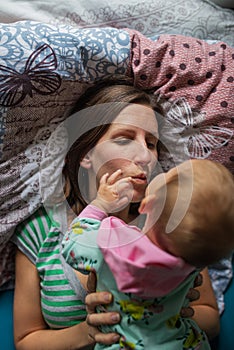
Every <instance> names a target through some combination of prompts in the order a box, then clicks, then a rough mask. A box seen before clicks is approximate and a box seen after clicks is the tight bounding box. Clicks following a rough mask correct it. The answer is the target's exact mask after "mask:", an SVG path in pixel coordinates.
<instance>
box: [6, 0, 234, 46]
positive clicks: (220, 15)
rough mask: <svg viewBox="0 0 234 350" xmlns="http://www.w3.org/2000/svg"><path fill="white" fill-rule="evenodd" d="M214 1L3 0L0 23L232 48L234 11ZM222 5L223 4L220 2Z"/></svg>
mask: <svg viewBox="0 0 234 350" xmlns="http://www.w3.org/2000/svg"><path fill="white" fill-rule="evenodd" d="M215 2H216V3H217V2H218V1H213V2H212V1H210V0H193V1H184V0H177V1H174V0H164V1H161V0H154V1H152V0H144V1H143V0H128V1H127V2H123V1H122V0H114V1H112V2H110V1H106V0H99V1H87V0H79V1H77V0H60V1H59V2H58V1H57V0H50V1H48V2H45V1H22V0H21V1H19V0H17V1H16V0H5V1H1V4H0V22H14V21H19V20H25V19H30V20H35V21H40V22H47V23H50V24H59V25H60V24H62V23H63V24H69V25H72V26H78V27H107V26H113V27H116V28H125V27H127V28H131V29H134V30H138V31H140V32H141V33H143V34H144V35H145V36H147V37H150V38H154V37H155V36H158V35H159V34H163V33H164V34H183V35H188V36H193V37H197V38H199V39H204V40H223V41H225V42H226V43H228V44H229V45H231V46H234V36H233V32H234V12H233V11H232V10H230V9H225V8H221V7H220V6H217V5H216V4H215ZM227 2H228V0H226V3H227ZM229 2H231V0H229ZM221 3H223V1H219V4H220V5H221Z"/></svg>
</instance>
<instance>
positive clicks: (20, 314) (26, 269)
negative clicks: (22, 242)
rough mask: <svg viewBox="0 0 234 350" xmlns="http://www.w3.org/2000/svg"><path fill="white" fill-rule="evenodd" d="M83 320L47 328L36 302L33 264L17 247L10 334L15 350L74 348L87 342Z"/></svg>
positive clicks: (89, 342) (37, 283) (37, 288)
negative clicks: (62, 327)
mask: <svg viewBox="0 0 234 350" xmlns="http://www.w3.org/2000/svg"><path fill="white" fill-rule="evenodd" d="M88 333H89V327H88V325H87V323H86V322H82V323H80V324H78V325H75V326H72V327H69V328H64V329H61V330H51V329H48V328H47V325H46V323H45V321H44V319H43V316H42V313H41V304H40V281H39V276H38V273H37V270H36V268H35V266H34V265H33V264H32V263H31V262H30V261H29V259H28V258H27V257H26V256H25V255H24V254H22V253H21V252H20V251H17V254H16V284H15V297H14V338H15V345H16V349H17V350H32V349H33V350H78V349H83V347H84V346H88V345H90V347H87V348H86V349H92V348H93V346H92V344H93V345H94V340H93V339H92V338H90V337H89V335H88Z"/></svg>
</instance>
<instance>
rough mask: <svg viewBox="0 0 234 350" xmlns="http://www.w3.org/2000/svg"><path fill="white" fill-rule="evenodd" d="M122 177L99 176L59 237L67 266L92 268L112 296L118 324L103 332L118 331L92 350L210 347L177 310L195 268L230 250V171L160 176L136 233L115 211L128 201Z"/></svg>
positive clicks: (202, 166)
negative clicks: (95, 190)
mask: <svg viewBox="0 0 234 350" xmlns="http://www.w3.org/2000/svg"><path fill="white" fill-rule="evenodd" d="M120 175H121V171H120V170H118V171H116V172H115V173H114V174H112V175H110V176H109V174H105V175H104V176H103V177H102V179H101V181H100V186H99V189H98V193H97V197H96V198H95V200H94V201H92V202H91V204H90V205H88V206H87V207H86V208H85V209H84V210H83V212H82V213H81V214H80V215H79V217H78V218H76V219H75V220H74V221H73V223H72V225H71V229H70V230H69V231H68V232H67V234H66V235H65V237H64V240H63V255H64V256H65V258H66V260H67V262H68V263H69V264H70V265H72V267H74V268H75V269H77V270H79V271H80V272H83V273H89V271H90V270H94V271H95V272H96V274H97V290H98V291H99V290H109V291H110V292H111V293H112V294H113V296H114V298H113V299H114V301H113V303H112V304H111V305H109V306H107V307H108V310H115V311H119V312H120V314H121V323H120V324H118V325H115V326H113V328H112V329H111V326H103V327H102V331H103V332H110V331H113V332H117V333H119V334H120V335H121V338H120V341H119V343H118V344H113V345H109V346H104V345H101V344H96V346H95V350H96V349H103V348H105V349H113V350H115V349H116V350H117V349H118V350H119V349H137V350H138V349H139V350H140V349H141V350H142V349H154V350H157V349H160V350H168V349H173V350H174V349H178V350H181V349H200V350H201V349H202V350H205V349H210V346H209V342H208V340H207V338H206V335H205V333H204V332H203V331H201V330H200V328H199V327H198V326H197V324H196V323H195V322H194V321H193V320H192V319H187V318H182V317H181V316H180V310H181V308H182V307H183V306H187V302H188V301H187V300H186V295H187V293H188V290H189V289H190V288H191V287H193V283H194V279H195V278H196V276H197V274H198V273H199V271H200V270H201V269H202V268H203V267H205V266H206V265H208V264H211V263H213V262H215V261H218V260H219V259H220V258H223V257H225V256H227V255H229V254H230V253H231V252H232V250H233V249H234V197H233V193H234V182H233V176H232V174H231V173H230V172H229V171H228V170H227V169H226V168H225V167H224V166H222V165H220V164H219V163H215V162H212V161H208V160H192V161H186V162H184V163H182V164H181V165H179V166H177V167H176V168H173V169H171V170H170V171H169V172H168V173H165V174H160V175H158V176H157V177H156V178H154V179H153V180H152V181H151V183H150V184H149V186H148V188H147V191H146V196H145V198H144V199H143V200H142V202H141V205H140V208H139V212H140V213H141V214H146V221H145V225H144V227H143V230H142V231H141V230H140V229H139V228H138V227H136V226H134V225H129V224H126V223H125V222H124V221H123V220H122V219H121V214H119V213H121V212H122V211H123V210H124V209H123V207H124V206H126V205H127V204H128V203H129V202H130V200H131V178H125V179H121V178H119V177H120ZM110 179H111V181H110ZM110 213H113V214H114V215H115V216H113V215H112V216H108V214H110ZM117 216H119V217H120V218H119V217H117Z"/></svg>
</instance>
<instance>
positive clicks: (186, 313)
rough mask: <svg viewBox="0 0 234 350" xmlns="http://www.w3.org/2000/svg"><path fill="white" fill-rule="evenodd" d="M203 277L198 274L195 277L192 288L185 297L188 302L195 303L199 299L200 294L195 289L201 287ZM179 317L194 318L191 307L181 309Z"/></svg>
mask: <svg viewBox="0 0 234 350" xmlns="http://www.w3.org/2000/svg"><path fill="white" fill-rule="evenodd" d="M202 281H203V277H202V274H201V273H199V275H198V276H197V277H196V279H195V281H194V285H193V288H190V290H189V292H188V294H187V295H186V297H187V298H188V299H189V301H190V302H194V301H197V300H198V299H199V298H200V292H199V290H197V289H196V288H197V287H200V286H201V285H202ZM180 316H181V317H186V318H189V317H193V316H194V309H193V308H192V307H191V306H188V307H183V308H182V309H181V311H180Z"/></svg>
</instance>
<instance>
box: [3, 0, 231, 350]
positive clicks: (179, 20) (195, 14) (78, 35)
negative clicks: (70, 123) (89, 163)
mask: <svg viewBox="0 0 234 350" xmlns="http://www.w3.org/2000/svg"><path fill="white" fill-rule="evenodd" d="M220 3H221V4H222V5H223V6H230V7H231V6H232V4H231V2H228V1H227V2H226V3H225V2H224V1H223V2H221V1H209V0H194V1H193V2H191V1H184V0H183V1H182V0H178V1H177V2H176V5H175V2H174V1H173V0H164V1H161V0H154V1H152V0H145V1H140V0H129V1H128V2H127V3H123V2H122V1H120V0H115V1H112V2H110V1H104V0H99V1H98V2H96V1H89V2H88V1H84V0H80V1H76V0H67V1H62V0H61V1H55V0H54V1H50V2H46V1H42V0H41V1H36V0H35V1H14V0H6V1H4V2H2V3H1V4H0V22H1V24H0V34H1V44H0V253H1V255H0V289H1V290H2V291H3V292H2V293H3V294H2V295H4V298H5V297H6V293H7V292H6V291H7V290H11V289H12V288H13V282H14V247H13V245H12V244H11V242H10V238H11V236H12V234H13V232H14V228H15V226H16V225H17V224H18V223H19V222H20V221H22V220H23V219H24V218H26V217H28V216H29V215H30V214H31V213H33V212H34V211H35V210H36V209H37V208H38V206H39V205H40V204H41V203H43V202H44V201H45V200H46V199H45V198H44V197H43V195H42V192H43V191H41V175H42V174H41V164H42V158H43V155H44V154H45V153H44V152H45V149H46V144H47V141H48V139H49V137H50V136H51V135H52V134H53V132H54V130H55V129H56V128H57V126H58V125H59V123H61V122H62V121H63V119H64V113H65V111H66V110H67V109H68V108H69V107H70V106H72V104H73V103H74V102H75V100H76V99H77V97H78V96H79V95H80V94H82V93H83V92H84V91H85V89H86V88H87V86H89V85H90V84H93V83H95V81H97V80H99V79H102V78H103V77H106V76H108V75H110V74H124V75H130V76H133V78H134V81H135V83H136V84H137V85H138V86H140V87H142V88H146V89H151V90H153V91H155V92H156V93H158V96H159V97H160V98H161V97H162V98H166V99H167V100H169V101H170V103H165V105H164V108H165V110H166V111H167V113H168V116H170V118H171V119H170V120H169V122H172V123H174V127H175V133H177V131H178V120H179V118H180V117H181V116H180V115H178V111H179V113H181V111H183V113H182V125H179V127H180V128H181V127H183V128H184V130H185V129H186V128H188V126H189V127H191V126H192V128H193V129H194V128H197V129H198V127H199V128H200V129H199V130H201V132H200V131H199V133H198V135H196V138H194V137H193V138H192V139H191V138H190V139H188V138H187V136H185V134H184V139H183V144H182V146H181V147H182V148H181V147H180V148H179V150H178V154H177V155H176V157H177V158H176V161H178V162H179V161H181V160H183V159H184V157H195V158H196V157H197V158H199V157H200V158H202V157H203V158H210V159H214V160H218V161H220V162H222V163H223V164H224V165H225V166H227V167H228V168H229V169H230V170H231V171H232V172H233V170H234V168H233V160H234V159H233V115H234V101H233V95H234V87H233V81H234V76H233V72H234V50H233V49H232V48H234V10H233V9H231V8H227V7H221V6H220ZM126 28H128V29H126ZM174 35H176V36H180V40H179V41H178V42H177V43H176V42H175V40H174ZM190 37H193V38H196V40H195V39H191V38H190ZM185 39H186V40H185ZM200 39H202V40H205V41H206V43H205V44H204V43H203V42H201V40H200ZM178 43H179V44H178ZM208 45H214V46H212V50H210V46H208ZM179 46H180V47H179ZM181 47H182V48H183V49H181ZM173 52H174V54H175V53H179V55H178V56H179V59H178V60H177V59H176V57H174V54H173ZM204 52H206V55H205V56H204V57H209V60H208V61H206V60H205V59H203V58H204V57H203V56H201V55H204ZM209 52H210V53H209ZM166 55H167V57H170V60H165V57H166ZM187 57H194V62H195V63H193V64H192V63H191V64H190V61H189V62H188V63H187ZM172 58H173V60H171V59H172ZM196 59H197V61H196ZM199 60H201V61H199ZM149 62H150V63H151V64H149ZM185 62H186V64H185ZM162 63H163V64H162ZM196 64H200V66H199V67H201V69H200V71H199V73H198V72H195V71H196V68H195V67H196V66H195V65H196ZM177 66H179V67H180V70H179V74H177V73H176V74H174V75H173V77H172V71H173V72H175V71H176V70H177V68H176V67H177ZM206 67H209V69H208V70H207V68H206ZM47 69H49V70H50V77H49V78H45V77H44V75H45V74H46V72H48V71H47ZM204 70H205V72H204ZM38 72H39V73H40V74H42V78H41V80H40V84H38V83H37V81H36V78H35V77H36V75H37V74H38ZM188 72H190V73H188ZM195 73H196V74H195ZM20 74H21V78H22V77H23V76H24V77H25V76H26V77H27V79H26V80H25V83H24V84H22V80H21V82H20V80H17V77H19V75H20ZM43 74H44V75H43ZM189 74H190V75H189ZM194 74H195V75H197V77H196V78H197V81H198V83H196V84H194V78H193V76H194ZM165 77H166V78H165ZM172 78H173V79H172ZM185 79H186V81H187V85H188V82H189V88H190V89H188V88H187V85H186V88H185V83H184V82H185ZM26 81H27V82H26ZM181 81H182V82H181ZM217 85H219V92H218V93H216V95H215V92H216V91H215V90H214V89H215V88H216V87H217ZM201 87H202V89H201ZM191 89H193V90H192V91H193V92H192V94H191V93H190V92H188V91H191ZM199 90H202V94H200V93H199ZM194 96H196V98H194ZM212 101H215V103H213V102H212ZM45 109H46V115H45V113H44V111H45ZM188 120H192V121H193V122H192V125H188ZM197 122H198V124H196V123H197ZM179 123H180V124H181V119H180V121H179ZM199 123H200V124H199ZM175 135H176V134H172V136H173V140H174V137H175ZM201 135H202V136H201ZM204 135H206V140H208V139H209V140H211V141H209V143H208V144H207V142H208V141H207V142H206V144H205V145H202V146H201V142H200V141H201V138H202V137H203V136H204ZM173 140H171V141H173ZM191 140H192V141H191ZM165 142H170V135H168V139H167V141H165ZM191 142H192V145H193V146H194V145H196V144H197V143H199V147H195V146H194V147H191V146H188V145H191ZM169 147H173V146H170V144H169ZM181 149H182V150H183V152H182V151H181ZM184 151H185V152H184ZM181 157H182V158H181ZM161 162H162V165H163V168H164V170H167V169H168V168H170V167H171V166H172V164H173V162H175V159H173V160H172V159H171V157H170V156H168V154H166V153H165V154H162V159H161ZM46 185H47V186H48V185H50V184H48V183H46ZM44 186H45V183H44ZM54 186H56V184H55V185H54ZM231 264H232V262H231V258H230V259H228V260H225V261H223V262H222V263H221V264H219V265H217V266H214V267H213V269H211V270H210V273H211V274H212V278H213V283H214V286H215V289H216V292H217V299H218V301H219V307H220V313H221V314H223V315H225V319H226V315H227V311H226V310H229V309H228V308H231V306H230V307H229V306H228V307H227V305H226V307H225V311H224V306H225V305H224V296H223V293H224V292H225V291H226V289H227V286H228V284H230V281H231V278H232V266H231ZM217 283H218V285H217ZM220 283H221V284H220ZM230 288H231V287H229V290H230ZM10 298H12V292H11V291H10ZM0 300H1V299H0ZM4 300H5V299H4ZM0 302H1V301H0ZM2 303H4V304H5V302H2ZM228 304H230V301H229V303H228ZM9 307H11V303H9ZM9 314H10V313H9ZM233 314H234V312H233ZM233 314H232V317H233ZM229 316H230V315H229ZM229 316H228V321H229V323H230V324H231V325H233V326H232V327H233V330H234V320H233V319H232V320H231V319H229ZM1 317H2V316H1ZM228 321H226V322H228ZM0 322H1V323H2V322H3V321H2V319H0ZM10 322H11V321H10ZM224 328H225V329H226V327H224ZM1 336H2V334H1ZM227 338H228V337H227V336H226V335H225V339H226V340H227ZM7 339H9V336H8V337H7ZM7 346H9V350H10V346H13V345H9V343H8V345H6V347H5V348H4V350H5V349H6V350H8V347H7ZM228 346H229V345H227V344H225V347H224V345H223V343H222V348H220V349H219V350H223V349H224V348H225V350H229V348H228Z"/></svg>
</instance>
